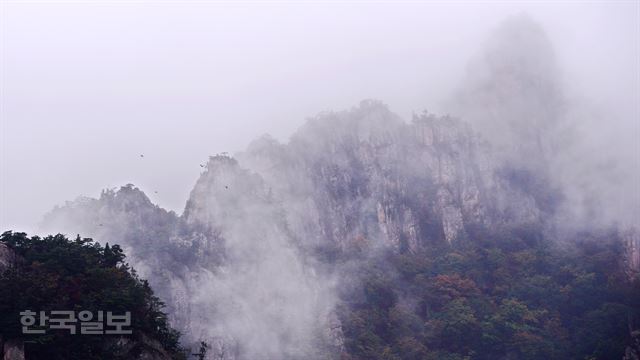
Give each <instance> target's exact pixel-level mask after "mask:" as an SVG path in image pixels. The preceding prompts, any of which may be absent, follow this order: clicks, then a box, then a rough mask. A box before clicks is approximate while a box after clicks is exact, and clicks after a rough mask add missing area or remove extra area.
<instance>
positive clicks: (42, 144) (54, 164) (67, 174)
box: [0, 1, 640, 232]
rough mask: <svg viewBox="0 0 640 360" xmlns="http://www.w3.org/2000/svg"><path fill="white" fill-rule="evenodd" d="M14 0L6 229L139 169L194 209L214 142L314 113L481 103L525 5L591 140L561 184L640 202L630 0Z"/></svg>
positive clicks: (5, 96)
mask: <svg viewBox="0 0 640 360" xmlns="http://www.w3.org/2000/svg"><path fill="white" fill-rule="evenodd" d="M1 6H2V14H1V16H2V18H1V19H0V23H1V24H2V25H1V29H0V30H1V34H0V36H1V39H0V42H1V43H2V58H1V59H0V61H1V69H2V74H1V76H2V79H1V84H2V104H1V105H2V106H1V110H0V111H1V113H0V116H1V121H0V126H1V129H0V133H1V135H0V136H2V139H1V149H0V150H1V151H0V163H1V164H2V172H1V174H0V177H1V178H0V186H1V188H0V206H1V207H0V225H2V227H3V229H16V230H22V231H29V232H34V231H35V230H36V229H37V224H38V222H39V221H40V219H41V217H42V215H43V214H44V213H46V212H47V211H48V210H49V209H50V208H51V207H52V206H53V205H55V204H63V203H64V201H66V200H70V199H74V198H75V197H76V196H78V195H87V196H97V195H98V194H99V193H100V191H101V190H102V189H104V188H111V187H116V186H120V185H123V184H126V183H134V184H136V185H138V186H140V187H141V188H142V189H144V190H145V192H146V193H147V194H148V195H149V196H150V197H151V198H152V201H153V202H155V203H158V204H159V205H161V206H163V207H165V208H168V209H172V210H175V211H176V212H178V213H180V212H181V211H182V209H183V208H184V201H185V199H186V198H187V197H188V193H189V191H190V189H191V187H192V185H193V181H194V179H195V178H196V177H197V176H198V174H199V172H200V171H201V170H202V169H201V167H200V166H199V164H203V163H204V162H206V159H207V156H208V155H212V154H216V153H219V152H223V151H228V152H230V153H234V152H236V151H239V150H243V149H244V148H246V146H247V145H248V144H249V142H250V141H251V140H253V139H255V138H257V137H259V136H260V135H262V134H264V133H269V134H271V135H273V136H274V137H275V138H276V139H278V140H280V141H283V142H286V141H287V139H288V138H289V136H291V134H293V133H294V131H295V129H297V128H298V127H300V126H301V125H302V124H303V123H304V120H305V119H306V118H307V117H310V116H314V115H315V114H317V113H319V112H321V111H326V110H342V109H347V108H350V107H351V106H353V105H355V104H357V103H358V102H359V101H360V100H362V99H368V98H374V99H380V100H382V101H384V102H385V103H386V104H388V105H389V107H390V109H391V110H392V111H394V112H395V113H397V114H399V115H400V116H401V117H402V118H403V119H404V120H405V121H409V120H410V119H411V115H412V114H413V113H420V112H421V111H422V110H424V109H427V110H429V111H430V112H435V113H438V114H445V113H451V114H452V115H455V116H465V115H469V114H463V113H461V111H456V110H455V109H454V108H453V106H452V105H451V103H452V102H454V103H455V101H452V98H455V97H456V96H457V95H456V94H458V93H460V91H461V87H465V86H467V84H474V82H475V84H481V82H482V79H481V77H482V76H483V75H482V73H479V70H478V66H481V65H478V64H479V63H481V62H482V61H479V60H478V59H479V58H482V57H483V56H485V55H483V51H485V50H483V49H487V48H490V46H491V44H489V45H487V44H486V42H487V41H489V40H487V39H489V38H490V36H489V35H490V34H491V33H492V32H493V31H495V30H496V29H497V28H499V27H500V26H501V25H500V24H501V23H502V22H503V21H504V20H505V19H508V18H512V17H514V16H515V17H517V16H521V15H522V14H523V13H526V14H527V16H529V17H530V18H532V19H534V21H535V22H536V23H538V24H539V25H540V27H541V28H542V29H543V30H544V32H545V33H546V34H547V35H546V36H547V38H548V39H547V40H544V41H545V42H546V41H548V43H549V44H548V46H549V48H550V50H549V51H550V52H552V54H553V57H554V58H555V59H556V60H557V67H558V69H557V71H556V70H555V69H554V70H553V73H547V74H553V75H549V76H553V79H552V81H553V82H554V83H555V85H554V86H558V87H561V88H562V89H563V93H562V99H561V100H562V106H563V109H564V110H563V111H564V113H563V115H562V116H564V117H565V118H566V119H567V124H568V125H567V126H568V127H571V129H577V130H576V131H577V132H578V134H579V135H578V140H576V141H578V142H582V144H574V143H575V141H573V140H571V139H565V138H563V139H559V140H558V141H559V142H560V143H562V144H565V145H566V146H569V145H567V144H569V143H571V145H570V148H571V149H582V148H583V147H585V146H586V147H588V152H587V153H588V154H589V155H585V152H584V151H582V150H580V151H576V152H575V153H568V154H567V155H565V156H564V158H562V159H559V160H558V162H557V166H558V167H559V168H567V167H569V168H571V169H572V170H571V171H567V172H561V173H560V174H561V177H562V179H561V180H559V181H562V182H569V183H571V182H573V183H575V182H574V181H577V180H580V181H581V185H580V186H581V187H582V188H583V189H585V190H584V191H586V192H588V193H601V194H603V195H604V197H606V198H609V199H613V201H612V202H611V207H617V208H616V209H611V211H610V212H609V213H614V214H616V215H607V216H608V220H620V219H621V218H620V217H619V216H618V214H621V213H626V216H625V221H633V216H637V214H638V213H637V203H638V195H637V194H638V189H637V184H638V182H637V181H636V180H637V179H638V175H637V174H638V167H639V166H638V159H639V157H638V152H639V151H640V149H639V148H638V143H637V140H636V139H637V137H638V135H639V131H640V129H639V126H640V125H639V124H638V123H639V121H638V119H639V117H640V108H639V106H640V105H639V101H638V97H639V94H640V80H639V78H640V75H639V74H640V65H638V63H639V61H638V58H639V54H640V50H639V43H640V34H639V33H640V31H639V29H638V17H639V15H638V5H637V4H635V3H633V2H588V3H577V2H566V3H559V4H551V3H544V4H542V3H541V4H535V3H525V2H522V3H514V4H507V3H491V4H470V3H469V4H467V3H456V4H452V5H444V4H440V3H425V4H420V3H413V2H412V3H399V4H396V3H394V4H391V3H389V4H385V3H374V4H360V3H346V4H336V3H301V4H293V3H286V2H285V3H264V4H262V3H257V4H253V3H252V5H249V4H244V3H241V4H237V5H234V4H231V3H224V2H223V3H205V2H189V3H187V4H181V5H180V6H177V5H176V4H175V3H171V2H156V3H153V4H152V3H146V2H135V3H125V2H118V1H111V2H103V1H96V2H91V3H79V2H47V3H40V2H19V1H5V2H3V3H2V5H1ZM487 46H489V47H487ZM545 46H546V45H545ZM545 51H546V50H545ZM474 64H475V65H474ZM538 65H540V66H546V65H545V64H538ZM480 71H481V68H480ZM556 75H557V77H556ZM469 79H471V80H469ZM474 79H475V80H474ZM472 90H473V89H471V90H470V91H472ZM458 110H460V108H458ZM467 117H468V119H465V120H466V121H469V122H471V123H473V122H474V120H477V121H476V122H478V124H481V123H482V119H473V116H467ZM474 126H475V125H474ZM477 127H478V126H476V128H477ZM476 130H478V131H482V130H483V129H476ZM484 130H485V133H486V130H487V129H484ZM572 131H573V130H572ZM488 138H494V139H495V138H503V139H504V138H506V136H505V137H502V135H501V133H497V134H496V133H493V134H488ZM572 141H573V142H572ZM574 145H575V146H574ZM585 151H586V150H585ZM140 155H144V157H141V156H140ZM585 156H586V157H588V160H593V162H591V161H588V162H587V164H585V161H584V160H585V159H584V158H585ZM614 160H615V161H614ZM594 166H595V167H594ZM594 172H598V173H600V174H602V175H601V176H599V177H595V178H592V177H591V175H592V174H594ZM607 174H610V175H607ZM607 176H608V177H607ZM586 178H588V179H590V180H589V181H586V183H584V181H582V180H584V179H586ZM611 184H618V185H620V186H616V187H613V188H612V187H611ZM620 189H625V192H626V194H627V195H624V194H621V193H620V191H618V190H620ZM626 189H628V190H626ZM584 191H582V190H581V191H580V194H584ZM580 194H577V195H574V196H573V197H574V199H573V201H574V202H575V203H584V202H585V201H588V200H585V199H583V198H582V196H583V195H580ZM593 201H596V200H593ZM634 206H635V207H636V210H633V211H635V212H633V211H632V210H631V209H632V208H633V207H634ZM629 215H630V217H629ZM602 216H605V215H602Z"/></svg>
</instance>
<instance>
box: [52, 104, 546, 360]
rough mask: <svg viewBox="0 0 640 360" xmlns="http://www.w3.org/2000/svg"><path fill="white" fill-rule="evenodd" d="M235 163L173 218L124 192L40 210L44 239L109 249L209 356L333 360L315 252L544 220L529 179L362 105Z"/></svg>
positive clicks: (444, 122) (260, 144)
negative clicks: (118, 251) (328, 357)
mask: <svg viewBox="0 0 640 360" xmlns="http://www.w3.org/2000/svg"><path fill="white" fill-rule="evenodd" d="M237 158H238V160H236V159H233V158H230V157H228V156H222V155H220V156H214V157H211V159H210V161H209V163H208V164H207V167H206V170H205V171H204V172H203V173H202V175H201V177H200V178H199V179H198V181H197V182H196V185H195V187H194V189H193V191H192V192H191V195H190V197H189V199H188V201H187V203H186V206H185V210H184V213H183V214H182V216H177V215H176V214H175V213H173V212H167V211H165V210H163V209H161V208H159V207H157V206H156V205H154V204H152V203H151V202H150V200H149V199H148V198H147V197H146V195H144V193H143V192H142V191H140V190H139V189H137V188H135V187H133V186H132V185H127V186H124V187H122V188H121V189H120V190H118V191H113V190H107V191H104V192H103V193H102V195H101V197H100V198H99V199H87V198H83V199H79V200H78V201H75V202H70V203H67V204H66V205H65V206H63V207H59V208H56V209H54V210H53V211H52V212H51V213H50V214H48V215H47V217H46V218H45V220H44V222H43V225H44V229H47V230H48V231H70V230H71V231H75V232H81V233H82V235H83V236H91V237H94V238H95V239H96V240H98V241H101V242H111V243H114V242H117V243H120V244H122V245H123V246H124V248H125V249H126V251H127V253H128V254H130V261H131V263H132V264H133V265H134V267H135V268H136V269H138V271H139V272H140V273H141V275H142V276H144V277H146V278H149V279H150V282H151V284H152V286H153V287H154V289H155V290H156V293H158V294H159V295H160V297H161V298H162V299H163V300H164V301H166V302H167V304H168V312H169V313H170V316H171V317H170V319H171V322H172V324H173V326H174V327H177V328H179V329H180V330H182V331H183V332H184V333H185V335H186V339H187V342H196V341H199V340H202V339H205V340H206V341H207V342H208V343H210V344H211V345H212V349H211V354H213V355H212V356H217V357H218V358H224V359H235V358H252V357H253V358H255V356H257V354H260V356H263V357H265V356H266V358H278V359H286V358H300V357H301V356H306V357H311V358H314V357H320V355H319V354H322V353H329V354H334V355H335V356H337V355H338V354H339V353H340V352H341V351H343V348H344V345H343V343H344V341H343V339H342V332H341V327H340V321H339V319H338V318H337V317H336V315H335V314H334V312H333V306H334V303H335V296H334V295H333V294H334V291H333V290H332V289H333V288H334V286H335V285H334V284H335V283H336V281H335V280H334V279H335V276H340V274H338V273H337V272H339V271H338V270H336V269H335V268H332V265H331V264H332V261H333V260H332V259H331V256H329V257H327V256H324V255H326V254H339V253H341V252H345V251H347V252H348V251H350V250H351V249H354V248H360V249H365V250H366V249H376V248H390V249H393V250H394V251H397V252H404V251H408V252H416V251H422V250H425V249H429V248H430V247H431V246H452V245H453V246H455V245H456V244H457V243H458V242H460V241H465V238H466V234H467V230H468V229H469V228H470V227H483V226H503V225H519V224H529V223H536V224H542V223H543V222H544V219H545V214H549V213H551V212H552V211H553V207H552V206H548V204H547V203H545V201H542V200H544V199H545V198H544V196H542V195H541V194H546V193H547V192H546V190H547V189H546V188H545V187H544V183H540V182H536V181H537V180H536V179H535V177H533V175H532V174H530V173H527V172H526V171H524V170H521V169H513V168H509V167H505V166H503V165H501V164H499V163H497V162H495V161H494V160H493V159H492V154H491V149H490V147H489V146H488V145H487V144H486V143H483V142H482V140H481V139H480V138H479V137H478V136H477V135H475V134H473V132H472V131H471V129H470V128H469V126H468V125H466V124H465V123H463V122H461V121H459V120H456V119H453V118H449V117H443V118H438V117H435V116H433V115H428V114H423V115H420V116H416V117H415V118H414V119H413V121H412V123H411V124H406V123H404V122H403V121H401V120H400V119H399V118H398V117H397V116H396V115H394V114H393V113H391V112H390V111H389V110H388V109H387V108H386V106H384V105H383V104H382V103H380V102H377V101H364V102H362V103H361V104H360V106H359V107H357V108H354V109H352V110H350V111H346V112H341V113H327V114H321V115H320V116H318V117H317V118H315V119H311V120H310V121H309V122H308V123H307V124H306V125H305V126H304V127H303V128H301V129H300V130H299V131H298V132H297V133H296V134H295V135H294V136H293V137H292V139H291V141H290V142H289V143H288V144H284V145H283V144H279V143H278V142H276V141H275V140H273V139H271V138H268V137H263V138H261V139H259V140H257V141H255V142H254V143H252V144H251V145H250V146H249V148H248V150H247V151H245V152H243V153H241V154H238V156H237ZM534 185H535V186H534ZM343 281H355V280H353V279H349V280H345V279H343ZM267 299H269V301H266V300H267ZM274 323H275V324H278V325H277V326H274V325H273V324H274Z"/></svg>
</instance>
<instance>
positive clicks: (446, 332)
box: [340, 227, 640, 360]
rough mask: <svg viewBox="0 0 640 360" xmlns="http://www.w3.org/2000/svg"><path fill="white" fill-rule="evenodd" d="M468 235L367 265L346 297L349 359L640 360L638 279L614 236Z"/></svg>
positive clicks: (524, 231) (522, 231) (516, 231)
mask: <svg viewBox="0 0 640 360" xmlns="http://www.w3.org/2000/svg"><path fill="white" fill-rule="evenodd" d="M470 238H471V239H473V240H472V241H469V242H466V243H464V244H460V245H459V246H457V247H454V248H448V247H447V248H442V249H439V250H433V251H428V252H421V253H415V254H409V253H405V254H397V253H392V252H387V253H384V254H382V255H380V257H379V258H378V259H377V260H375V261H371V260H370V259H369V260H363V261H362V263H361V265H362V267H361V269H360V270H359V273H358V274H357V275H356V276H358V277H359V278H360V279H363V281H362V282H361V284H358V285H357V286H355V287H353V288H348V289H345V291H344V292H343V294H342V298H343V300H344V303H343V305H342V307H341V311H340V314H341V319H342V324H343V330H344V335H345V345H346V349H347V352H348V354H349V356H347V358H348V359H354V360H355V359H381V360H382V359H385V360H391V359H393V360H401V359H402V360H410V359H412V360H419V359H434V360H435V359H452V360H453V359H460V360H461V359H618V360H619V359H623V356H625V351H626V352H627V357H626V358H625V359H637V357H633V356H637V355H638V353H637V350H638V349H637V348H636V349H634V348H633V346H630V345H631V344H633V343H634V341H637V340H638V339H640V334H637V333H633V332H632V329H637V325H638V320H640V318H639V315H640V281H639V279H637V278H636V279H633V280H631V281H629V280H628V277H627V274H626V273H625V270H624V267H623V264H622V263H621V261H620V259H621V258H623V256H622V253H623V251H624V249H623V247H622V244H623V242H622V241H621V239H620V235H619V234H618V233H617V232H616V231H610V232H603V233H599V234H593V233H591V234H589V233H585V234H582V235H581V237H580V238H579V239H575V242H572V245H567V246H564V247H563V246H559V245H558V244H557V243H551V242H549V241H546V240H544V238H543V236H542V235H541V234H540V233H539V232H538V231H536V230H535V228H522V227H521V228H512V229H507V230H501V231H493V232H486V231H485V232H483V231H474V232H471V233H470ZM354 256H356V255H354ZM346 261H349V260H346ZM632 337H633V338H635V340H634V339H632ZM629 346H630V347H629Z"/></svg>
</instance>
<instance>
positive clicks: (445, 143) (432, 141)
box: [238, 101, 552, 251]
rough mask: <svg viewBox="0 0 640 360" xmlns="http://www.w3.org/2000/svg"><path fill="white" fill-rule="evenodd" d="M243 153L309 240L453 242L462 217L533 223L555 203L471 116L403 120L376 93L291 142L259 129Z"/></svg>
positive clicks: (472, 221)
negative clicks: (494, 154) (502, 161)
mask: <svg viewBox="0 0 640 360" xmlns="http://www.w3.org/2000/svg"><path fill="white" fill-rule="evenodd" d="M238 158H239V160H240V162H241V164H243V165H244V166H247V167H249V168H251V169H254V170H255V171H256V172H258V173H259V174H260V175H261V176H262V177H263V178H264V179H265V181H266V182H267V183H268V184H269V185H270V187H271V189H273V192H274V194H275V197H276V198H279V199H282V202H283V204H285V207H286V208H287V209H289V210H290V211H288V212H287V222H288V223H289V224H290V226H291V229H292V230H293V231H294V232H295V233H296V236H297V237H298V238H300V239H304V240H303V241H304V242H305V243H306V245H308V246H314V245H318V244H320V245H323V246H327V244H333V245H335V246H336V247H337V248H339V249H345V248H347V247H349V246H351V245H353V244H352V243H353V242H358V241H363V240H364V241H366V242H371V243H372V244H376V245H383V246H392V247H394V248H396V249H397V250H403V249H407V250H409V251H416V250H418V249H419V248H425V247H428V246H429V245H435V244H438V243H441V242H446V243H448V244H452V243H454V242H455V241H457V240H458V239H460V238H462V237H464V234H465V227H466V226H474V225H477V226H486V225H490V224H501V223H529V222H531V223H534V222H538V221H541V220H542V218H541V212H544V211H547V210H550V211H552V209H546V208H544V207H543V206H542V205H541V204H538V199H537V198H536V196H537V194H536V193H535V192H534V191H531V190H532V189H527V188H525V187H524V186H523V184H524V183H526V181H528V180H529V177H532V176H531V174H528V173H522V174H521V176H520V178H518V177H517V176H513V173H514V172H516V171H517V170H518V169H507V168H500V166H499V164H497V163H495V162H492V158H491V151H490V149H489V146H488V145H487V144H486V143H483V142H482V141H481V140H480V138H479V137H478V136H476V135H475V134H473V133H472V131H471V129H470V128H469V127H468V125H466V124H465V123H463V122H461V121H459V120H456V119H453V118H449V117H443V118H437V117H435V116H433V115H428V114H423V115H420V116H416V117H415V118H414V119H413V122H412V123H411V124H406V123H404V122H402V121H401V120H400V119H399V118H398V117H397V116H396V115H394V114H393V113H391V112H390V111H389V110H388V109H387V108H386V107H385V106H384V105H383V104H381V103H379V102H376V101H365V102H362V103H361V104H360V107H358V108H355V109H353V110H351V111H347V112H342V113H329V114H322V115H320V116H318V117H317V118H315V119H312V120H310V121H309V122H308V123H307V124H306V125H305V126H304V127H303V128H302V129H300V131H298V132H297V133H296V134H295V135H294V136H293V137H292V139H291V141H290V143H289V144H286V145H281V144H279V143H277V142H276V141H275V140H273V139H271V138H269V137H263V138H261V139H259V140H257V141H255V142H254V143H252V144H251V145H250V146H249V148H248V150H247V151H246V152H244V153H241V154H238Z"/></svg>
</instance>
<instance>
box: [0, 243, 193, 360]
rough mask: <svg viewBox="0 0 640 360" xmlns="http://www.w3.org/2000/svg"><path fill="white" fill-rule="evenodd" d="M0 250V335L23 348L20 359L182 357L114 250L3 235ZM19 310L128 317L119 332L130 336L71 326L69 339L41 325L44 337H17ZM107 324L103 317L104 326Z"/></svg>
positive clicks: (147, 294) (146, 291) (148, 294)
mask: <svg viewBox="0 0 640 360" xmlns="http://www.w3.org/2000/svg"><path fill="white" fill-rule="evenodd" d="M0 246H3V248H4V249H5V250H6V249H8V252H10V253H11V256H10V257H11V259H9V261H5V262H4V266H2V267H0V338H1V339H2V340H4V341H5V342H9V341H12V342H14V343H17V344H24V349H25V355H26V359H29V360H32V359H79V360H80V359H82V360H86V359H138V358H145V357H146V358H153V359H182V358H186V355H185V353H184V352H183V350H182V349H181V348H180V346H179V333H178V332H177V331H175V330H173V329H171V327H170V326H169V325H168V323H167V319H166V315H165V313H164V312H163V310H162V308H163V306H164V305H163V303H162V302H161V301H160V300H159V299H158V298H157V297H156V296H155V295H154V293H153V291H152V289H151V288H150V287H149V284H148V283H147V281H146V280H142V279H140V278H139V277H138V276H137V275H136V272H135V270H133V269H132V268H131V267H129V265H128V264H127V263H125V262H124V261H125V255H124V253H123V251H122V250H121V248H120V247H119V246H118V245H113V246H109V244H106V245H105V246H104V247H103V246H101V245H100V244H98V243H96V242H93V240H91V239H86V238H84V239H83V238H80V237H78V238H76V239H75V240H70V239H67V238H66V237H65V236H63V235H55V236H47V237H44V238H41V237H38V236H33V237H28V236H27V235H26V234H24V233H13V232H5V233H3V234H2V235H1V236H0ZM5 252H7V251H5ZM8 252H7V253H8ZM5 257H7V256H5ZM5 260H6V259H5ZM25 310H31V311H34V312H36V313H39V312H40V311H45V312H46V314H50V312H51V311H74V312H75V313H76V316H77V314H78V313H79V312H80V311H91V312H92V313H93V314H94V316H97V315H95V314H97V313H98V312H99V311H102V312H103V313H104V314H106V312H107V311H111V312H113V313H114V314H123V313H125V312H130V313H131V326H130V327H127V328H126V329H130V330H131V335H87V334H81V333H80V330H79V329H80V327H79V326H78V330H77V331H76V334H75V335H72V334H70V331H69V330H63V329H57V330H51V329H48V328H47V326H45V327H44V328H45V329H47V331H46V332H45V333H44V334H24V333H23V332H22V325H21V322H20V321H21V316H20V312H23V311H25ZM47 316H48V315H47ZM105 317H106V315H105ZM93 321H96V320H95V318H94V320H93ZM76 324H77V323H76ZM107 325H108V324H107V321H106V319H105V320H104V327H105V329H106V327H107ZM34 326H35V328H37V326H38V323H36V324H35V325H34Z"/></svg>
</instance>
